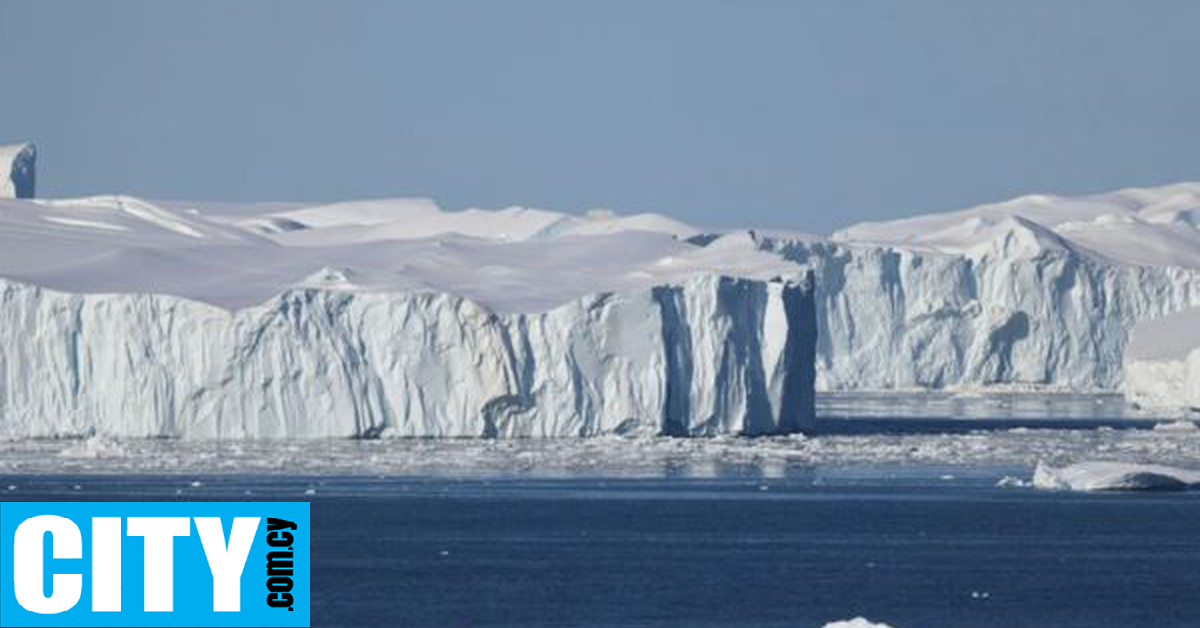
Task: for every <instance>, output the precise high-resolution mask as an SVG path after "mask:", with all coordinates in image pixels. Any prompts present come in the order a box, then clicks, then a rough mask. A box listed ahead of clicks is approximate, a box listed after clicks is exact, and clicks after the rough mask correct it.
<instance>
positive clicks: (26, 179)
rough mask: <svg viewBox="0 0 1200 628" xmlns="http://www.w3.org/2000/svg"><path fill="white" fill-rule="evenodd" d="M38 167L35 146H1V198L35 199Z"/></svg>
mask: <svg viewBox="0 0 1200 628" xmlns="http://www.w3.org/2000/svg"><path fill="white" fill-rule="evenodd" d="M36 165H37V149H36V148H35V147H34V145H33V144H11V145H8V146H0V198H33V194H34V183H35V177H36V174H37V171H36V167H35V166H36Z"/></svg>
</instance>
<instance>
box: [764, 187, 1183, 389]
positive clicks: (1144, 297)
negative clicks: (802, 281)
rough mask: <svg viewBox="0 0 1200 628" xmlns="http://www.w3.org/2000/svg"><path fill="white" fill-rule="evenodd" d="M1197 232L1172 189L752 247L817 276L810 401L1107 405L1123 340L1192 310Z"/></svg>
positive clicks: (991, 209)
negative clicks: (1026, 399) (930, 393)
mask: <svg viewBox="0 0 1200 628" xmlns="http://www.w3.org/2000/svg"><path fill="white" fill-rule="evenodd" d="M1198 226H1200V184H1196V183H1184V184H1178V185H1171V186H1165V187H1160V188H1146V189H1126V190H1120V191H1117V192H1112V193H1108V194H1099V195H1094V196H1085V197H1078V198H1068V197H1053V196H1044V195H1034V196H1024V197H1021V198H1017V199H1014V200H1011V201H1008V202H1004V203H996V204H991V205H982V206H979V207H975V208H971V209H967V210H963V211H959V212H949V213H939V214H929V215H925V216H919V217H916V218H909V219H904V220H897V221H892V222H885V223H865V224H860V225H855V226H852V227H849V228H847V229H844V230H842V231H839V232H837V233H835V234H834V235H833V237H832V238H830V239H825V238H817V237H813V236H800V235H792V234H763V235H759V236H758V240H759V242H760V246H761V247H762V248H763V249H764V250H771V251H777V252H779V253H781V254H782V255H784V256H785V257H787V258H788V259H791V260H794V261H796V262H798V263H804V264H809V265H811V266H813V268H814V270H815V272H816V276H817V286H818V306H817V314H818V326H819V334H818V347H817V356H818V363H817V373H818V377H817V386H818V389H819V390H895V389H923V388H951V389H977V388H979V387H981V386H993V387H994V386H1003V387H1008V388H1010V389H1013V390H1029V389H1042V390H1069V391H1074V392H1085V391H1118V390H1120V387H1121V384H1122V382H1123V378H1124V372H1123V370H1122V356H1123V355H1124V351H1125V344H1126V340H1127V335H1128V333H1129V330H1130V329H1131V328H1133V326H1134V325H1136V324H1137V323H1139V322H1141V321H1144V320H1148V319H1152V318H1158V317H1161V316H1163V315H1166V314H1171V313H1174V312H1177V311H1180V310H1183V309H1186V308H1188V307H1196V306H1200V229H1198Z"/></svg>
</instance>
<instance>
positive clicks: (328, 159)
mask: <svg viewBox="0 0 1200 628" xmlns="http://www.w3.org/2000/svg"><path fill="white" fill-rule="evenodd" d="M1197 24H1200V3H1195V2H1167V1H1162V2H1148V3H1138V2H1110V1H1104V0H1086V1H1085V0H1079V1H1066V0H1064V1H1056V2H1043V1H1029V2H1020V1H1018V2H1003V3H1001V2H995V3H987V2H964V1H959V0H946V1H936V2H931V1H921V0H918V1H914V2H884V1H879V2H866V1H853V0H851V1H847V0H842V1H830V2H801V1H799V0H796V1H786V2H770V1H752V2H704V1H699V0H686V1H683V0H678V1H675V0H654V1H650V2H647V1H641V0H638V1H622V0H604V1H600V0H595V1H590V2H577V1H571V0H566V1H564V0H546V1H531V0H506V1H504V2H492V1H485V0H476V1H462V0H449V1H447V0H437V1H429V2H365V1H349V2H332V1H331V2H312V1H307V0H291V1H286V2H285V1H269V0H265V1H254V2H242V1H230V2H225V1H217V2H188V3H183V2H157V1H145V2H142V1H139V2H130V1H116V2H60V1H57V0H0V143H2V142H6V141H18V140H32V141H36V142H37V143H38V145H39V149H40V151H41V154H40V156H39V173H38V179H39V181H38V182H39V193H40V194H41V195H45V196H66V195H80V194H90V193H108V192H125V193H131V194H136V195H141V196H146V197H150V198H170V199H193V200H202V199H206V200H268V199H269V200H301V201H322V200H334V199H349V198H366V197H381V196H400V195H421V196H431V197H434V198H436V199H438V200H439V202H441V203H442V205H443V206H445V207H448V208H461V207H466V206H483V207H497V206H506V205H511V204H521V205H530V206H538V207H546V208H552V209H562V210H567V211H580V210H583V209H587V208H590V207H611V208H616V209H620V210H650V211H658V212H662V213H666V214H670V215H673V216H676V217H679V218H681V219H684V220H687V221H690V222H694V223H697V224H701V225H709V226H747V225H758V226H764V227H777V228H786V229H793V230H800V231H810V232H818V233H820V232H828V231H829V230H831V229H834V228H837V227H839V226H843V225H846V224H848V223H851V222H854V221H859V220H868V219H879V218H888V217H896V216H901V215H907V214H912V213H919V212H925V211H933V210H940V209H950V208H955V207H961V206H966V205H970V204H975V203H979V202H986V201H991V200H1000V199H1004V198H1007V197H1011V196H1015V195H1019V194H1023V193H1027V192H1035V191H1036V192H1057V193H1068V194H1069V193H1085V192H1091V191H1101V190H1107V189H1114V188H1119V187H1124V186H1130V185H1154V184H1162V183H1169V182H1175V181H1180V180H1191V179H1200V156H1197V154H1196V150H1195V148H1196V147H1200V122H1198V120H1200V80H1197V70H1196V69H1195V68H1196V67H1197V62H1198V61H1200V52H1198V51H1200V44H1198V43H1197V41H1196V37H1195V32H1196V25H1197Z"/></svg>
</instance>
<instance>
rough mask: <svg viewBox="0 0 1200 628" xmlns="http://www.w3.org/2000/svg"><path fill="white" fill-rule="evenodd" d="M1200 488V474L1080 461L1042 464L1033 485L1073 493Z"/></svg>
mask: <svg viewBox="0 0 1200 628" xmlns="http://www.w3.org/2000/svg"><path fill="white" fill-rule="evenodd" d="M1198 485H1200V471H1195V470H1190V469H1180V468H1177V467H1168V466H1163V465H1152V464H1133V463H1124V462H1097V461H1090V462H1080V463H1076V464H1072V465H1068V466H1065V467H1053V466H1050V465H1048V464H1045V463H1041V462H1039V463H1038V466H1037V470H1036V471H1034V474H1033V486H1034V487H1035V488H1040V489H1046V490H1072V491H1182V490H1187V489H1189V488H1194V487H1196V486H1198Z"/></svg>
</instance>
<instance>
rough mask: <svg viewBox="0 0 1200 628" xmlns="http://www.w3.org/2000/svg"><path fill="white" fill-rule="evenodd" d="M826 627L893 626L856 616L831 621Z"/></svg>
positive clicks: (883, 627)
mask: <svg viewBox="0 0 1200 628" xmlns="http://www.w3.org/2000/svg"><path fill="white" fill-rule="evenodd" d="M824 628H892V627H891V626H889V625H887V624H877V623H875V622H873V621H870V620H868V619H864V618H862V617H855V618H854V619H843V620H841V621H834V622H830V623H828V624H825V627H824Z"/></svg>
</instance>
